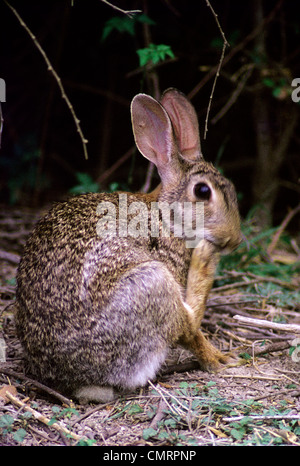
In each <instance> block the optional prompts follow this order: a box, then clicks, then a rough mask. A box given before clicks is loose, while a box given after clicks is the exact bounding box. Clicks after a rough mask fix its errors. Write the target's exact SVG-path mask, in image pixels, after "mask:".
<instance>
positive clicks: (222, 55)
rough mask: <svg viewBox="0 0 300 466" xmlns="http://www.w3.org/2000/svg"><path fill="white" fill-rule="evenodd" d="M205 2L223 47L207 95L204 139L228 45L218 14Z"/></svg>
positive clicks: (207, 1) (207, 0)
mask: <svg viewBox="0 0 300 466" xmlns="http://www.w3.org/2000/svg"><path fill="white" fill-rule="evenodd" d="M206 4H207V6H208V7H209V8H210V10H211V12H212V14H213V16H214V18H215V20H216V23H217V26H218V29H219V31H220V33H221V36H222V38H223V48H222V53H221V58H220V61H219V64H218V68H217V72H216V75H215V79H214V82H213V87H212V90H211V94H210V97H209V103H208V107H207V112H206V118H205V129H204V139H206V134H207V131H208V117H209V113H210V109H211V104H212V99H213V95H214V92H215V88H216V84H217V79H218V77H219V76H220V70H221V67H222V63H223V60H224V56H225V50H226V47H227V46H229V42H228V41H227V39H226V37H225V34H224V31H223V29H222V27H221V25H220V21H219V18H218V15H217V14H216V12H215V10H214V9H213V7H212V6H211V3H210V1H209V0H206Z"/></svg>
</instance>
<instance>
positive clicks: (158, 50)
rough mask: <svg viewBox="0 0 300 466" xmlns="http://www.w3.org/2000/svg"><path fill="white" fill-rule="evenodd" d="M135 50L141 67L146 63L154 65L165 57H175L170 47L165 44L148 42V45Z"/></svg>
mask: <svg viewBox="0 0 300 466" xmlns="http://www.w3.org/2000/svg"><path fill="white" fill-rule="evenodd" d="M136 52H137V54H138V56H139V60H140V66H141V67H143V66H145V65H147V64H148V63H152V64H153V65H156V64H157V63H158V62H160V61H164V60H165V59H166V58H167V57H170V58H174V57H175V55H174V53H173V51H172V49H171V47H170V46H169V45H165V44H159V45H155V44H150V45H149V47H146V48H144V49H138V50H137V51H136Z"/></svg>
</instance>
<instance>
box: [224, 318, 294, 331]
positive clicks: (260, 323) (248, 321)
mask: <svg viewBox="0 0 300 466" xmlns="http://www.w3.org/2000/svg"><path fill="white" fill-rule="evenodd" d="M233 318H234V319H235V320H238V321H239V322H240V323H243V324H245V325H250V326H253V325H254V326H256V327H262V328H271V329H273V330H280V331H282V332H290V333H297V334H298V333H300V325H296V324H278V323H277V322H270V321H269V320H263V319H252V318H250V317H244V316H239V315H236V316H233Z"/></svg>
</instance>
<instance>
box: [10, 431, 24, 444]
mask: <svg viewBox="0 0 300 466" xmlns="http://www.w3.org/2000/svg"><path fill="white" fill-rule="evenodd" d="M26 435H27V432H26V430H25V429H18V430H17V431H16V432H15V433H14V435H13V439H14V440H15V441H16V442H18V443H22V442H23V440H24V438H25V436H26Z"/></svg>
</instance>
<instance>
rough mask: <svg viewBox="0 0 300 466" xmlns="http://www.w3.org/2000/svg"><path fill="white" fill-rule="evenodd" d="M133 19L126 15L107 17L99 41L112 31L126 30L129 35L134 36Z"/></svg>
mask: <svg viewBox="0 0 300 466" xmlns="http://www.w3.org/2000/svg"><path fill="white" fill-rule="evenodd" d="M134 24H135V23H134V21H133V20H132V19H130V18H129V17H128V16H124V17H119V16H116V17H114V18H111V19H109V20H108V21H106V23H105V26H104V28H103V32H102V37H101V41H104V40H105V39H107V37H108V36H109V35H110V33H111V32H112V31H118V32H121V33H123V32H127V33H128V34H130V35H131V36H134Z"/></svg>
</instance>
